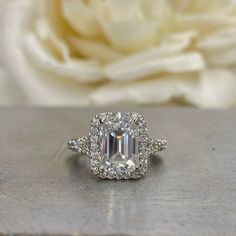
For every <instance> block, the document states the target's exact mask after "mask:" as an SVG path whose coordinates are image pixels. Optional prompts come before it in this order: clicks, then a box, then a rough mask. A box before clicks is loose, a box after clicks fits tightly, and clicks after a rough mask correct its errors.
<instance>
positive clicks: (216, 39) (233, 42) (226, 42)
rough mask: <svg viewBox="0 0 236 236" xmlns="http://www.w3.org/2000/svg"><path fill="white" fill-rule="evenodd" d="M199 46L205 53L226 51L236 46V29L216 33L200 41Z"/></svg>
mask: <svg viewBox="0 0 236 236" xmlns="http://www.w3.org/2000/svg"><path fill="white" fill-rule="evenodd" d="M197 46H198V48H200V49H203V50H205V51H212V50H219V49H226V48H229V47H232V46H236V27H232V28H228V29H223V30H219V31H216V32H215V33H212V34H210V35H209V36H206V37H205V38H203V39H201V40H199V42H198V44H197Z"/></svg>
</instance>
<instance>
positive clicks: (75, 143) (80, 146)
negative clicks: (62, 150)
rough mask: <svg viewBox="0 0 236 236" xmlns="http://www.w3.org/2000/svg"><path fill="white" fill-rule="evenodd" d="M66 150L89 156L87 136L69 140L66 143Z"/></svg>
mask: <svg viewBox="0 0 236 236" xmlns="http://www.w3.org/2000/svg"><path fill="white" fill-rule="evenodd" d="M67 145H68V149H70V150H72V151H74V152H79V153H81V154H86V155H88V156H90V140H89V137H88V136H84V137H81V138H77V139H70V140H69V142H68V143H67Z"/></svg>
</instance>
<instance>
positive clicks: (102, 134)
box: [90, 112, 147, 179]
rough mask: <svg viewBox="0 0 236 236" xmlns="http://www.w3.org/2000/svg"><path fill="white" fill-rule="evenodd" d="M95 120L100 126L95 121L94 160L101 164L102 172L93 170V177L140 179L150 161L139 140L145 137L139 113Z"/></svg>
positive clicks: (100, 116)
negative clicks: (145, 161) (145, 162)
mask: <svg viewBox="0 0 236 236" xmlns="http://www.w3.org/2000/svg"><path fill="white" fill-rule="evenodd" d="M95 119H97V120H98V121H99V122H96V121H94V119H93V121H92V122H93V124H94V123H95V124H97V125H95V128H96V129H97V132H95V133H94V132H92V131H93V130H94V126H91V139H90V141H91V157H92V159H93V160H94V159H95V160H97V161H98V166H99V172H98V173H97V171H94V170H93V168H92V171H93V173H94V174H96V175H98V176H100V177H102V178H109V179H112V178H116V179H128V178H139V177H141V175H142V174H140V173H142V171H143V169H144V168H145V166H143V165H142V163H144V161H143V160H144V159H145V158H146V157H147V155H146V154H145V153H144V151H145V148H140V147H142V146H143V145H144V144H145V142H143V141H142V140H141V139H140V137H146V131H145V129H143V128H145V124H143V122H142V121H143V118H142V117H141V116H140V115H138V114H136V113H129V112H113V113H101V114H100V115H99V116H98V117H96V118H95ZM139 119H140V120H139ZM92 147H95V148H92ZM96 170H97V169H96Z"/></svg>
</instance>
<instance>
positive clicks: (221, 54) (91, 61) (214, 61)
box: [1, 0, 236, 107]
mask: <svg viewBox="0 0 236 236" xmlns="http://www.w3.org/2000/svg"><path fill="white" fill-rule="evenodd" d="M1 1H4V6H2V8H4V10H3V13H4V19H3V38H2V42H1V45H2V46H3V49H2V50H3V51H4V54H2V55H3V59H2V60H3V61H4V64H5V67H6V68H7V69H8V72H9V73H11V75H12V79H14V80H13V81H14V83H15V85H14V86H15V87H17V88H18V91H21V93H22V96H20V97H21V99H22V100H21V101H20V102H19V103H28V104H40V105H65V104H69V105H86V104H111V103H112V104H114V103H125V104H127V103H138V104H166V103H168V102H171V101H180V102H187V103H190V104H192V105H195V106H198V107H230V106H233V105H235V104H236V92H235V91H236V69H235V65H236V6H235V4H233V3H232V2H229V1H227V0H198V1H191V0H169V1H168V0H129V1H127V0H103V1H101V0H35V1H31V0H21V1H18V0H11V1H6V0H1ZM1 5H3V4H1ZM14 91H15V90H14ZM18 96H19V95H18Z"/></svg>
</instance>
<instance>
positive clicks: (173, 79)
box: [91, 74, 196, 105]
mask: <svg viewBox="0 0 236 236" xmlns="http://www.w3.org/2000/svg"><path fill="white" fill-rule="evenodd" d="M194 78H196V76H194V75H192V74H189V75H172V76H164V77H162V78H161V79H155V78H153V79H152V80H144V81H139V82H136V83H110V84H108V85H105V86H102V87H101V88H99V89H97V91H95V92H94V93H93V95H92V96H91V99H92V102H93V103H96V104H106V105H108V104H113V103H119V104H128V103H138V104H149V103H152V104H153V103H156V104H162V103H166V102H168V101H170V100H171V99H172V98H178V97H182V96H184V94H185V93H187V92H188V90H191V88H192V86H193V84H194V83H196V82H195V81H196V80H194ZM107 97H109V99H107Z"/></svg>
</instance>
